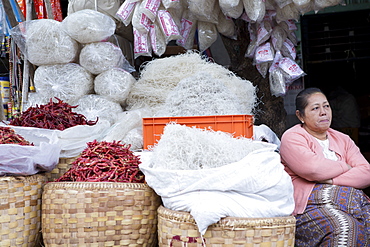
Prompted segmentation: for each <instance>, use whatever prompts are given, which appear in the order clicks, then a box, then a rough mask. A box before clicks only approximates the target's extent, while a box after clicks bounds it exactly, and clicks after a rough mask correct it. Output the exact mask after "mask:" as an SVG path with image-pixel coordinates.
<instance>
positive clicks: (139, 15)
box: [131, 2, 151, 34]
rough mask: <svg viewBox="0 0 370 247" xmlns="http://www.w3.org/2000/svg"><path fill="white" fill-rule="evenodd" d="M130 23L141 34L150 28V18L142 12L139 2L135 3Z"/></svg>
mask: <svg viewBox="0 0 370 247" xmlns="http://www.w3.org/2000/svg"><path fill="white" fill-rule="evenodd" d="M131 23H132V27H133V28H134V29H135V30H137V31H138V32H139V33H141V34H146V33H148V32H149V30H150V24H151V20H150V19H149V18H148V17H147V16H146V15H145V14H144V13H143V12H142V8H141V3H140V2H138V3H137V4H136V5H135V9H134V13H133V15H132V21H131Z"/></svg>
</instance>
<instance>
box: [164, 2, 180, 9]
mask: <svg viewBox="0 0 370 247" xmlns="http://www.w3.org/2000/svg"><path fill="white" fill-rule="evenodd" d="M162 4H163V6H164V7H165V8H166V9H169V8H177V7H178V6H179V5H181V0H162Z"/></svg>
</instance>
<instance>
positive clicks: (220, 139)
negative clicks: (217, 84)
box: [151, 123, 266, 170]
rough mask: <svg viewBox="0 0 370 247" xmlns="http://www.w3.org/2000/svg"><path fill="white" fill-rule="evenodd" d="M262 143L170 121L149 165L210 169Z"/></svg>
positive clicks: (242, 156)
mask: <svg viewBox="0 0 370 247" xmlns="http://www.w3.org/2000/svg"><path fill="white" fill-rule="evenodd" d="M264 147H266V146H265V145H264V143H262V142H258V141H253V140H251V139H248V138H244V137H239V138H235V137H233V136H232V134H230V133H226V132H222V131H213V130H211V129H200V128H195V127H187V126H185V125H180V124H176V123H169V124H167V125H166V126H165V128H164V132H163V134H162V136H161V139H160V140H159V141H158V143H157V144H155V145H154V147H153V148H152V151H153V154H152V159H151V165H152V167H153V168H160V169H167V170H198V169H209V168H215V167H220V166H224V165H227V164H230V163H233V162H237V161H239V160H241V159H243V158H244V157H245V156H247V154H249V153H250V152H252V151H254V150H257V149H260V148H264Z"/></svg>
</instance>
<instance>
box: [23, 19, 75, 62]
mask: <svg viewBox="0 0 370 247" xmlns="http://www.w3.org/2000/svg"><path fill="white" fill-rule="evenodd" d="M26 28H27V31H26V53H27V58H28V60H29V61H30V63H32V64H34V65H37V66H41V65H51V64H60V63H69V62H73V61H74V60H75V58H76V56H77V53H78V50H79V46H78V42H76V41H75V40H74V39H72V38H71V37H70V36H69V35H68V34H67V33H66V32H64V31H63V29H62V28H61V23H60V22H59V21H55V20H51V19H38V20H32V21H30V22H28V23H27V26H26Z"/></svg>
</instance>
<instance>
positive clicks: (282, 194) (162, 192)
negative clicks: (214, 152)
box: [136, 143, 294, 234]
mask: <svg viewBox="0 0 370 247" xmlns="http://www.w3.org/2000/svg"><path fill="white" fill-rule="evenodd" d="M265 146H266V148H261V149H258V150H256V151H253V152H251V153H249V154H248V155H247V156H246V157H244V158H243V159H241V160H240V161H238V162H235V163H231V164H228V165H224V166H221V167H217V168H210V169H200V170H199V169H198V170H167V169H159V168H153V167H152V166H151V156H152V155H153V152H151V151H144V152H136V154H137V155H139V156H140V160H141V161H142V163H141V164H140V165H139V167H140V169H141V170H142V171H143V173H144V174H145V179H146V181H147V183H148V185H149V186H150V187H151V188H153V189H154V190H155V192H156V193H157V194H158V195H159V196H161V198H162V201H163V204H164V206H165V207H166V208H169V209H171V210H179V211H186V212H190V214H191V215H192V216H193V217H194V219H195V221H196V223H197V226H198V229H199V232H200V233H201V234H204V233H205V232H206V230H207V228H208V226H209V225H211V224H213V223H216V222H218V221H219V220H220V219H221V218H224V217H227V216H231V217H251V218H253V217H279V216H287V215H290V214H291V213H292V212H293V209H294V200H293V185H292V182H291V178H290V176H289V175H288V174H287V173H286V172H285V171H284V166H283V165H282V164H281V163H280V156H279V154H278V153H277V152H275V149H276V145H275V144H270V143H266V144H265Z"/></svg>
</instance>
